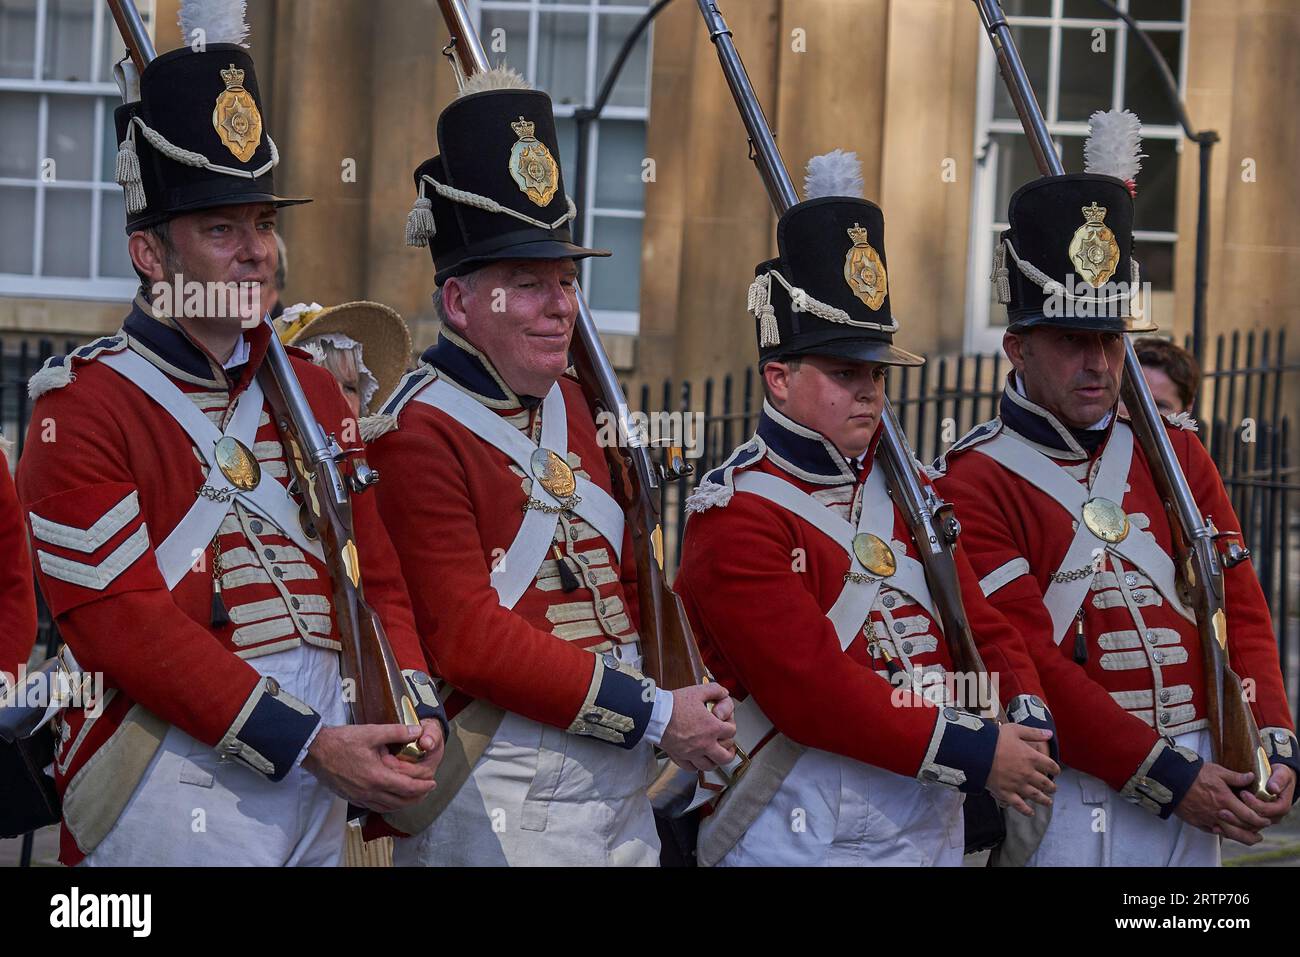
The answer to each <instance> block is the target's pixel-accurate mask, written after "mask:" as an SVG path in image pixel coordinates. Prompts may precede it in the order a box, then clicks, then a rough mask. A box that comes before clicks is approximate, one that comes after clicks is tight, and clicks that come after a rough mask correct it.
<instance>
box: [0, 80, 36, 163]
mask: <svg viewBox="0 0 1300 957" xmlns="http://www.w3.org/2000/svg"><path fill="white" fill-rule="evenodd" d="M38 102H39V99H38V97H37V95H36V94H33V93H0V176H14V177H18V178H20V179H35V178H36V175H37V171H38V167H39V165H40V164H39V161H38V160H37V157H36V154H37V152H38V151H39V146H38V145H37V143H36V112H37V105H38Z"/></svg>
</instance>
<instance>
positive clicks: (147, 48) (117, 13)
mask: <svg viewBox="0 0 1300 957" xmlns="http://www.w3.org/2000/svg"><path fill="white" fill-rule="evenodd" d="M108 8H109V10H110V11H112V13H113V19H114V20H116V21H117V29H118V32H119V33H121V34H122V39H123V41H124V42H125V43H126V44H127V46H129V47H130V50H128V51H127V52H134V53H135V54H136V56H133V57H132V59H133V60H136V61H137V62H136V66H137V67H138V68H139V69H140V72H142V73H143V72H144V68H145V67H146V66H148V65H149V64H150V63H151V62H152V61H153V60H154V59H155V58H156V57H157V56H158V53H157V51H156V50H154V45H153V40H151V39H150V38H149V31H148V30H146V29H145V27H144V21H143V20H142V19H140V11H139V10H137V9H136V8H135V3H134V2H132V0H108Z"/></svg>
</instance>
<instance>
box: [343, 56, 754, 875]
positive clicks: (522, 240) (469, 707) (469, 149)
mask: <svg viewBox="0 0 1300 957" xmlns="http://www.w3.org/2000/svg"><path fill="white" fill-rule="evenodd" d="M438 143H439V146H440V147H441V149H442V153H441V155H440V156H437V157H434V158H433V159H431V160H429V161H428V162H426V163H424V164H423V165H421V166H420V168H419V169H418V170H417V171H416V176H415V180H416V185H417V188H418V191H419V197H420V198H419V199H418V200H417V203H416V207H415V209H414V210H413V212H412V214H411V219H410V221H409V223H408V240H409V241H411V242H412V243H413V244H418V245H424V244H427V245H428V246H429V248H430V252H431V253H432V256H433V261H434V266H435V268H436V270H437V274H436V282H437V284H438V292H437V293H436V294H435V299H434V302H435V307H436V310H437V312H438V314H439V317H440V318H441V319H442V321H443V327H442V331H441V333H440V337H439V340H438V342H437V344H436V345H435V346H434V347H432V348H431V349H429V350H428V351H427V352H426V353H425V354H424V356H423V359H422V363H421V366H420V367H419V368H418V369H417V370H416V371H415V372H413V373H411V374H409V375H408V376H407V377H406V379H405V380H404V381H403V382H402V384H401V385H400V386H399V387H398V389H397V391H396V392H395V393H394V394H393V395H392V396H391V397H390V398H389V400H388V401H387V403H386V404H385V405H384V406H383V408H382V410H381V412H380V414H379V415H377V416H375V417H373V418H371V419H368V420H366V421H365V436H366V438H367V440H368V441H369V443H370V444H369V454H370V457H371V460H372V461H373V462H374V463H375V465H376V467H378V468H379V470H380V472H381V473H382V474H384V475H385V476H390V477H400V479H399V482H400V484H399V482H394V483H393V484H392V485H386V483H381V485H380V486H379V507H380V511H381V513H382V514H383V516H384V521H385V522H386V524H387V525H388V529H389V532H390V533H391V535H392V536H393V541H394V544H395V545H396V546H397V551H398V554H399V556H400V557H401V561H402V568H403V570H404V572H405V574H406V580H407V583H408V585H409V587H410V590H411V596H412V600H413V603H414V606H415V615H416V621H417V623H418V624H419V627H420V634H421V636H422V637H423V638H424V640H425V642H426V647H427V649H428V651H429V654H430V658H431V660H432V661H433V662H434V663H435V665H436V667H437V669H438V673H439V676H440V677H441V678H442V679H443V680H444V681H445V682H446V688H447V692H448V699H447V700H448V710H449V712H450V713H451V714H452V715H453V733H452V735H451V740H450V742H449V744H448V757H447V761H446V762H445V763H444V765H443V768H442V770H441V771H440V772H439V785H438V790H437V792H435V794H434V795H433V798H432V800H431V801H429V802H426V803H425V805H423V806H421V807H420V808H418V809H417V812H418V813H411V814H407V815H390V816H389V817H388V821H389V823H390V824H391V825H392V826H393V827H394V828H395V829H397V830H398V831H399V832H401V833H405V834H410V833H413V832H414V831H415V830H418V829H419V828H420V827H422V826H424V825H425V824H426V823H428V822H429V821H430V820H432V821H433V823H432V825H431V826H429V827H428V828H427V830H425V831H423V833H422V834H421V835H420V836H419V837H416V838H412V839H409V840H399V841H397V842H396V847H395V850H394V860H395V861H396V862H398V863H418V864H428V865H456V864H467V865H479V864H511V865H514V864H547V865H557V864H560V865H562V864H578V865H605V864H616V865H634V864H655V863H657V862H658V858H659V839H658V837H657V834H656V828H655V823H654V818H653V814H652V811H651V806H650V802H649V799H648V798H647V796H646V787H647V785H648V784H649V783H650V781H651V779H652V777H653V776H654V774H655V771H656V761H655V754H654V747H653V746H654V745H658V746H659V747H661V748H662V749H663V750H664V751H665V752H667V753H668V754H669V755H670V756H671V757H672V758H674V759H675V760H676V761H677V762H678V763H679V764H681V765H683V766H686V767H689V768H692V769H694V768H696V767H699V768H708V767H712V766H713V765H714V764H716V763H718V762H719V761H726V760H728V759H729V758H730V752H729V750H728V749H727V747H726V745H725V742H727V741H729V739H730V738H731V737H732V736H733V735H734V733H735V728H734V725H732V724H731V723H730V722H729V721H727V720H725V719H726V717H727V716H728V714H729V713H730V710H731V704H730V701H729V700H728V699H727V695H726V691H725V690H724V689H723V688H721V687H720V686H718V685H716V684H715V685H707V686H702V687H693V688H686V689H680V690H675V691H668V690H666V689H662V688H657V687H656V686H655V683H654V681H652V680H651V679H649V678H647V677H645V676H644V675H643V674H642V672H641V670H640V662H641V653H640V649H639V644H638V633H637V628H638V613H637V606H636V596H637V589H636V581H637V579H636V562H635V559H634V557H633V549H632V545H631V535H630V531H629V530H628V529H626V528H625V527H624V520H623V512H622V510H621V508H620V507H619V506H618V505H617V503H616V502H615V501H614V499H613V498H612V497H611V492H610V476H609V470H608V467H607V465H606V461H605V452H604V450H603V449H602V448H601V446H600V445H599V443H598V442H597V430H596V426H595V423H594V422H593V420H592V414H591V411H590V408H589V407H588V405H587V403H586V401H585V400H584V397H583V394H582V391H581V389H580V387H579V385H578V383H577V382H575V381H574V380H573V379H572V378H570V377H568V376H567V375H565V374H564V371H565V368H566V366H567V365H568V349H569V343H570V339H571V337H572V335H573V331H574V323H575V321H576V318H577V303H576V288H575V280H576V276H577V268H576V266H575V264H574V260H576V259H579V258H582V257H585V256H592V255H601V253H599V252H598V251H596V250H590V249H585V248H583V247H580V246H576V245H574V244H573V243H572V242H571V241H570V233H569V228H568V224H569V221H570V220H571V219H572V218H573V216H574V215H575V212H574V207H573V203H572V201H571V200H569V199H568V198H567V197H566V196H565V194H564V189H563V183H562V182H561V179H560V171H559V167H558V164H557V162H556V156H557V152H558V146H557V142H556V134H555V120H554V117H553V115H552V111H551V102H550V98H549V97H547V96H546V94H544V93H541V92H538V91H535V90H531V89H527V88H526V87H524V88H521V87H520V86H519V85H518V83H517V81H516V80H513V79H511V77H510V75H509V74H507V73H503V72H500V71H492V72H491V73H489V74H484V75H480V76H479V77H476V78H475V80H474V81H472V86H471V87H469V88H467V89H466V90H465V91H463V92H462V95H461V97H460V98H459V99H458V100H456V101H455V102H453V103H452V104H451V105H450V106H448V107H447V108H446V110H444V111H443V113H442V115H441V116H440V117H439V119H438ZM709 703H713V704H714V706H715V712H714V713H713V714H710V713H709V711H708V710H707V707H706V706H707V705H708V704H709Z"/></svg>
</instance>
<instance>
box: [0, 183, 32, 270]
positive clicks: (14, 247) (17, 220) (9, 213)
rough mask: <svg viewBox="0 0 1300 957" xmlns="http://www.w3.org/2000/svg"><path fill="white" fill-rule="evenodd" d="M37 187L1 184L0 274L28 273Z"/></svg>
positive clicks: (30, 266)
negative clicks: (27, 187)
mask: <svg viewBox="0 0 1300 957" xmlns="http://www.w3.org/2000/svg"><path fill="white" fill-rule="evenodd" d="M35 229H36V190H34V189H22V188H20V187H15V186H0V273H17V274H19V275H28V276H30V275H31V272H32V233H33V232H34V231H35Z"/></svg>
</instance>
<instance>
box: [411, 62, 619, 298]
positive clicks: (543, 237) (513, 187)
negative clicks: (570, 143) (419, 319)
mask: <svg viewBox="0 0 1300 957" xmlns="http://www.w3.org/2000/svg"><path fill="white" fill-rule="evenodd" d="M492 73H493V74H495V75H496V76H510V74H508V73H504V72H502V71H492ZM491 79H492V78H491V77H489V80H491ZM507 82H508V81H507ZM438 148H439V149H440V150H441V151H442V152H441V153H440V154H439V155H438V156H435V157H433V158H432V159H430V160H427V161H425V162H424V163H422V164H420V167H419V168H418V169H417V170H416V171H415V186H416V191H417V194H418V198H417V199H416V201H415V208H414V209H412V210H411V213H410V216H409V217H408V218H407V223H406V242H407V245H410V246H428V247H429V252H430V254H431V255H432V256H433V265H434V269H435V270H436V276H435V282H436V283H437V284H438V285H439V286H441V285H442V284H443V283H444V282H446V281H447V280H448V279H450V278H451V277H453V276H463V275H465V274H466V273H469V272H473V271H474V270H475V269H477V268H479V267H480V266H484V265H486V264H488V263H490V262H496V261H498V260H502V259H585V258H587V257H589V256H608V255H609V251H608V250H603V249H587V248H586V247H583V246H578V245H576V244H574V242H573V235H572V233H571V232H570V231H569V223H570V221H572V220H573V219H574V217H576V216H577V210H576V209H575V208H574V205H573V200H571V199H570V198H569V197H568V196H567V195H566V194H565V192H564V178H563V176H562V175H561V172H560V162H559V154H560V149H559V141H558V138H557V137H556V133H555V114H554V112H553V110H552V107H551V98H550V97H549V96H547V95H546V94H545V93H543V92H542V91H540V90H530V89H520V88H509V89H486V90H483V91H481V92H472V93H466V94H464V95H462V96H461V97H460V98H459V99H456V100H453V101H452V102H451V104H450V105H449V106H448V107H447V108H446V109H445V110H443V111H442V115H441V116H439V117H438Z"/></svg>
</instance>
